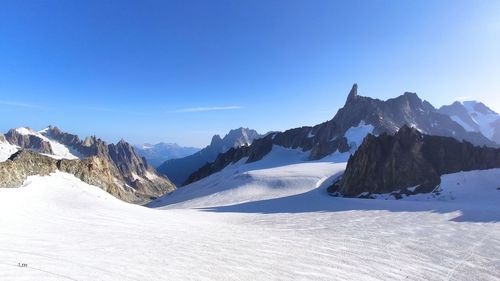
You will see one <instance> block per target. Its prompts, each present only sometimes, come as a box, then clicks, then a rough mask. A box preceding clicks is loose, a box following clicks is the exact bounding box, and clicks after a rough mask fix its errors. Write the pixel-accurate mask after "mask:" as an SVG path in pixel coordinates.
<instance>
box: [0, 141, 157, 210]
mask: <svg viewBox="0 0 500 281" xmlns="http://www.w3.org/2000/svg"><path fill="white" fill-rule="evenodd" d="M115 169H116V168H115V167H114V166H113V165H110V162H109V161H107V160H106V159H103V158H101V157H98V156H91V157H88V158H85V159H76V160H69V159H61V160H57V159H54V158H51V157H48V156H44V155H41V154H38V153H36V152H33V151H31V150H20V151H18V152H16V153H15V154H13V155H12V156H11V157H10V158H9V159H8V160H7V161H5V162H1V163H0V187H7V188H14V187H19V186H21V185H22V184H23V182H24V181H25V180H26V178H27V177H28V176H34V175H41V176H45V175H49V174H50V173H53V172H55V171H56V170H59V171H61V172H65V173H70V174H73V175H74V176H75V177H77V178H79V179H80V180H82V181H83V182H86V183H88V184H91V185H94V186H98V187H100V188H102V189H103V190H105V191H107V192H108V193H110V194H112V195H114V196H115V197H117V198H119V199H122V200H124V201H127V202H132V203H145V202H147V201H149V200H150V199H151V197H159V196H161V195H163V194H165V189H164V185H162V184H161V182H155V179H147V180H149V181H150V184H151V185H152V186H154V187H155V189H152V188H151V187H148V188H145V184H144V183H143V181H145V180H136V182H137V184H136V186H135V188H132V187H124V186H122V185H121V184H120V180H123V179H120V178H117V176H116V171H115Z"/></svg>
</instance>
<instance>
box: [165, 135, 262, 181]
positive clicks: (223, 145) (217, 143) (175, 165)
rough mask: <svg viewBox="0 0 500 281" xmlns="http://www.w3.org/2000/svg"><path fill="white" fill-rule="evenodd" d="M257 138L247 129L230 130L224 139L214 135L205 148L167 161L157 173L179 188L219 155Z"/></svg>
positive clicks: (247, 144) (250, 142)
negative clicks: (190, 176) (191, 175)
mask: <svg viewBox="0 0 500 281" xmlns="http://www.w3.org/2000/svg"><path fill="white" fill-rule="evenodd" d="M259 137H261V136H260V135H259V133H257V131H255V130H252V129H248V128H238V129H234V130H231V131H229V133H228V134H227V135H225V136H224V138H221V137H220V136H219V135H215V136H213V137H212V141H211V142H210V145H208V146H207V147H205V148H203V149H202V150H200V151H198V152H196V153H194V154H192V155H190V156H187V157H184V158H179V159H171V160H167V161H166V162H164V163H163V164H162V165H161V166H159V167H158V171H159V172H160V173H162V174H164V175H166V176H167V177H168V178H169V179H170V180H171V181H172V182H173V183H175V184H176V185H177V186H181V185H182V184H183V183H184V182H185V181H186V179H187V178H188V177H189V175H190V174H192V173H193V172H195V171H196V170H198V169H199V168H200V167H202V166H203V165H205V164H206V163H210V162H213V161H214V160H215V159H216V158H217V155H219V154H220V153H224V152H226V151H228V150H229V149H231V148H234V147H247V146H249V145H251V144H252V143H253V141H254V140H255V139H258V138H259Z"/></svg>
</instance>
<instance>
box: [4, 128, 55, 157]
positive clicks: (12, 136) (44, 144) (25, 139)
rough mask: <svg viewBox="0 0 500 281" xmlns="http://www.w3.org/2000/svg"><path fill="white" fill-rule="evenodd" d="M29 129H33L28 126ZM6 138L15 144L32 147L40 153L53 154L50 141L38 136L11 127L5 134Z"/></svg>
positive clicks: (27, 147)
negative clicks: (22, 132)
mask: <svg viewBox="0 0 500 281" xmlns="http://www.w3.org/2000/svg"><path fill="white" fill-rule="evenodd" d="M27 130H31V129H29V128H27ZM5 139H6V140H7V141H8V142H9V143H10V144H13V145H17V146H19V147H22V148H26V149H31V150H34V151H37V152H39V153H46V154H53V151H52V147H51V146H50V143H49V142H48V141H45V140H43V139H41V138H39V137H37V136H34V135H29V134H21V133H19V132H18V131H17V130H16V129H11V130H9V131H8V132H7V134H5Z"/></svg>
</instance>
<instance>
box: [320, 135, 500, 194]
mask: <svg viewBox="0 0 500 281" xmlns="http://www.w3.org/2000/svg"><path fill="white" fill-rule="evenodd" d="M492 168H500V149H499V148H490V147H485V146H482V147H480V146H474V145H473V144H472V143H470V142H467V141H463V142H460V141H458V140H456V139H454V138H450V137H441V136H430V135H425V134H422V133H420V132H419V131H418V130H416V129H414V128H409V127H408V126H403V127H402V128H401V129H400V130H399V132H398V133H396V134H395V135H390V134H387V133H383V134H381V135H380V136H378V137H376V136H373V135H371V134H370V135H368V136H367V137H366V138H365V139H364V141H363V143H362V145H361V146H360V147H359V149H358V150H357V151H356V152H355V153H354V155H352V156H351V157H350V159H349V161H348V164H347V168H346V171H345V173H344V175H343V176H342V178H341V179H340V180H339V181H337V182H336V183H334V184H333V185H332V186H331V187H329V188H328V192H329V193H331V194H336V195H341V196H345V197H358V196H360V195H361V194H363V196H364V197H370V194H386V193H393V195H395V196H396V197H398V196H399V195H398V194H407V195H409V194H416V193H428V192H432V191H433V190H434V189H435V188H436V187H437V186H438V185H439V184H440V183H441V178H440V177H441V176H442V175H445V174H450V173H457V172H460V171H472V170H485V169H492ZM409 188H411V189H409Z"/></svg>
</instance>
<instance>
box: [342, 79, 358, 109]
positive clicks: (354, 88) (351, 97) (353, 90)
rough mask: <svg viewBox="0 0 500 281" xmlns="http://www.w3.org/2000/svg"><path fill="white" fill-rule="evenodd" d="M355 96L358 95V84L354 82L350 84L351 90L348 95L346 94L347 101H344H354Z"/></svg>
mask: <svg viewBox="0 0 500 281" xmlns="http://www.w3.org/2000/svg"><path fill="white" fill-rule="evenodd" d="M357 96H358V84H356V83H354V85H352V88H351V91H350V92H349V95H348V96H347V101H346V102H345V103H346V104H348V103H350V102H352V101H354V100H355V99H356V97H357Z"/></svg>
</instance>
